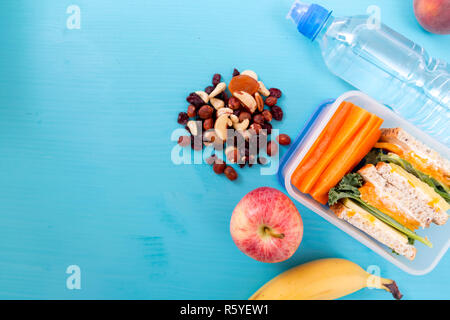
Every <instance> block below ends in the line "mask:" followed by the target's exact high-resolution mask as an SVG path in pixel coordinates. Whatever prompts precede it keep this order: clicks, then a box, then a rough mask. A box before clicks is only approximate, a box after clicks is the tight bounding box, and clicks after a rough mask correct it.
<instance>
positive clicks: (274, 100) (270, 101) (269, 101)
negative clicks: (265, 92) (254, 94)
mask: <svg viewBox="0 0 450 320" xmlns="http://www.w3.org/2000/svg"><path fill="white" fill-rule="evenodd" d="M277 102H278V99H277V98H275V97H272V96H270V97H267V99H266V101H265V104H266V105H267V106H269V107H273V106H274V105H276V104H277Z"/></svg>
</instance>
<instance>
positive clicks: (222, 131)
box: [214, 114, 233, 141]
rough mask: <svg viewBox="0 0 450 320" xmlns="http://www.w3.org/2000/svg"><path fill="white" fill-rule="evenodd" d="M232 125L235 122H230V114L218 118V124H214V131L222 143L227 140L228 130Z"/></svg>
mask: <svg viewBox="0 0 450 320" xmlns="http://www.w3.org/2000/svg"><path fill="white" fill-rule="evenodd" d="M232 124H233V122H232V121H231V120H230V118H229V115H228V114H223V115H221V116H220V117H218V118H217V120H216V123H215V124H214V130H215V131H216V133H217V136H218V137H219V138H220V139H222V141H226V140H227V129H228V127H229V126H231V125H232Z"/></svg>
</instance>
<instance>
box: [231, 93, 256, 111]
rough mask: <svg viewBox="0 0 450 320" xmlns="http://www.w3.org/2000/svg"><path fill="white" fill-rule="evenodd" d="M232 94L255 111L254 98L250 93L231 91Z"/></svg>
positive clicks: (250, 109)
mask: <svg viewBox="0 0 450 320" xmlns="http://www.w3.org/2000/svg"><path fill="white" fill-rule="evenodd" d="M233 96H235V97H236V98H237V99H239V101H240V102H241V103H242V104H243V105H244V106H245V107H246V108H247V109H248V110H249V111H250V112H251V113H253V112H255V111H256V106H257V104H256V100H255V98H253V97H252V95H251V94H249V93H247V92H245V91H236V92H234V93H233Z"/></svg>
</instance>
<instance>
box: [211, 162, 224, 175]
mask: <svg viewBox="0 0 450 320" xmlns="http://www.w3.org/2000/svg"><path fill="white" fill-rule="evenodd" d="M226 167H227V165H226V164H225V163H223V162H222V161H216V162H215V163H214V165H213V170H214V172H215V173H217V174H222V173H223V172H224V171H225V168H226Z"/></svg>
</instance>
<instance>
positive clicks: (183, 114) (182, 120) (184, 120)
mask: <svg viewBox="0 0 450 320" xmlns="http://www.w3.org/2000/svg"><path fill="white" fill-rule="evenodd" d="M177 121H178V123H179V124H182V125H185V124H186V123H188V121H189V116H188V114H187V113H186V112H180V113H179V114H178V120H177Z"/></svg>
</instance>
